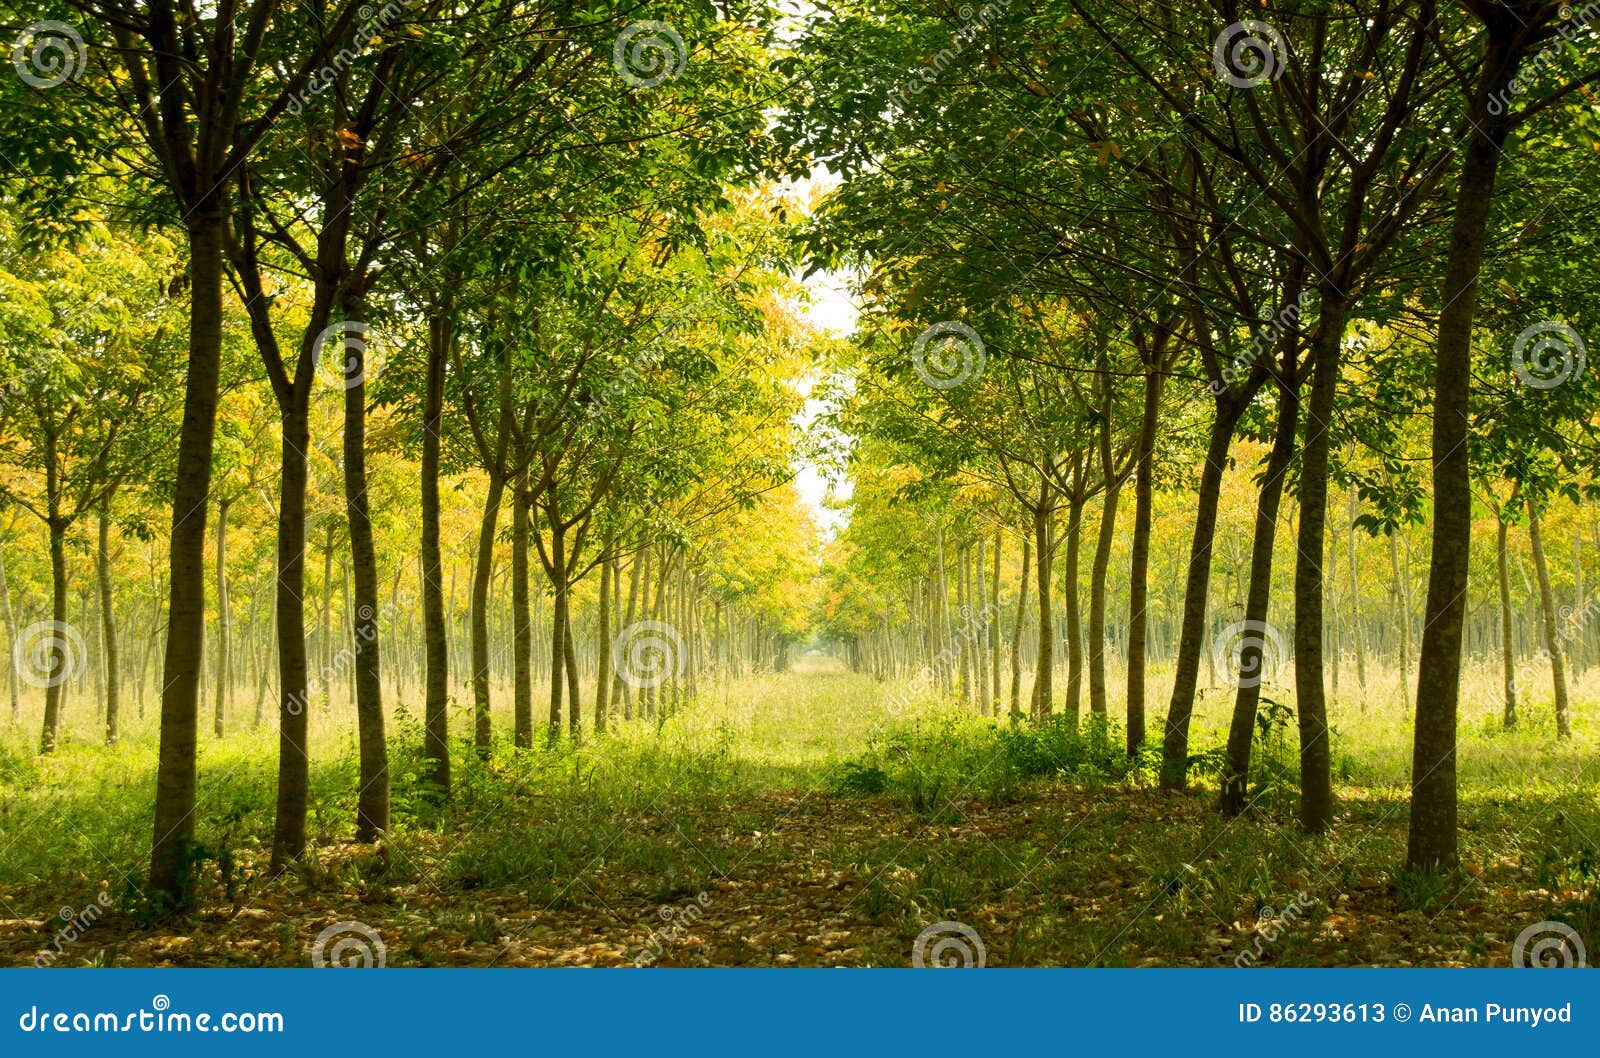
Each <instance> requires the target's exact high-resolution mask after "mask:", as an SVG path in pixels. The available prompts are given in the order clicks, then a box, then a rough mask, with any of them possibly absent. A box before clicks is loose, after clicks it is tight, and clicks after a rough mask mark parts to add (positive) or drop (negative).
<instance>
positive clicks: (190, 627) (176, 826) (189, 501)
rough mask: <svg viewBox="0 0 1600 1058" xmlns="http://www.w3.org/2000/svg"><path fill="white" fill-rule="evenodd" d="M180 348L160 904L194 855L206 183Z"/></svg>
mask: <svg viewBox="0 0 1600 1058" xmlns="http://www.w3.org/2000/svg"><path fill="white" fill-rule="evenodd" d="M185 223H186V225H187V227H188V235H189V355H188V367H187V371H186V376H185V383H184V397H183V424H182V426H181V427H180V429H179V433H178V460H177V468H176V473H175V475H174V489H173V496H172V533H171V536H170V537H169V540H170V566H169V574H168V579H167V590H168V598H167V643H166V650H165V653H164V656H163V658H162V676H161V688H162V690H161V748H160V751H159V755H158V761H157V765H156V795H155V819H154V823H153V831H154V838H153V841H152V844H151V849H150V890H151V893H152V895H153V896H154V897H155V899H156V900H157V901H159V902H160V903H162V904H164V905H165V906H166V907H169V908H175V907H181V906H183V905H185V904H186V903H187V902H188V898H189V887H188V875H189V871H190V870H191V868H192V867H193V864H194V857H193V854H192V848H191V846H192V844H193V841H194V808H195V801H194V798H195V743H196V741H197V740H196V737H195V736H196V732H195V728H196V720H197V713H198V711H199V703H200V663H201V644H202V643H203V642H204V635H205V617H206V606H205V596H206V588H205V565H206V563H205V550H206V505H207V500H208V497H209V496H210V494H211V452H212V442H213V440H214V438H215V436H216V425H217V391H218V382H219V379H220V377H221V368H222V317H223V312H222V284H223V240H224V238H225V233H226V231H227V223H228V222H227V202H226V201H225V200H223V199H222V198H221V196H220V193H218V192H211V193H210V194H209V195H208V198H207V199H206V200H205V201H203V202H201V203H200V204H199V206H198V207H196V208H194V209H192V210H190V211H189V212H188V215H187V218H186V221H185Z"/></svg>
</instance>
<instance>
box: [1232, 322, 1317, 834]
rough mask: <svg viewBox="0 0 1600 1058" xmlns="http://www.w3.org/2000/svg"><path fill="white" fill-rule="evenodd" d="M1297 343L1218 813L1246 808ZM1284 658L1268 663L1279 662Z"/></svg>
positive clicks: (1294, 397) (1282, 402) (1262, 515)
mask: <svg viewBox="0 0 1600 1058" xmlns="http://www.w3.org/2000/svg"><path fill="white" fill-rule="evenodd" d="M1298 355H1299V349H1298V343H1295V345H1294V346H1292V347H1291V348H1289V349H1288V351H1287V352H1286V353H1285V355H1284V356H1283V358H1282V360H1281V363H1280V367H1279V378H1278V382H1279V391H1278V421H1277V426H1276V433H1275V435H1274V436H1273V439H1272V449H1271V450H1270V451H1269V452H1268V454H1267V463H1266V467H1265V474H1264V476H1263V478H1262V480H1261V492H1260V495H1258V496H1257V497H1256V524H1255V539H1254V541H1253V542H1252V544H1251V548H1250V586H1249V588H1248V589H1247V592H1246V597H1245V608H1244V624H1245V635H1243V636H1242V637H1241V638H1240V650H1239V673H1240V675H1241V676H1245V675H1246V674H1248V678H1241V679H1240V680H1239V687H1238V693H1237V694H1236V695H1235V697H1234V702H1233V720H1232V723H1231V724H1230V725H1229V728H1228V761H1227V765H1226V769H1225V770H1224V772H1223V778H1222V806H1221V807H1222V811H1223V814H1225V815H1230V816H1236V815H1238V814H1239V813H1241V812H1243V811H1244V810H1245V804H1246V791H1247V785H1248V782H1249V778H1250V749H1251V743H1252V740H1253V739H1254V737H1255V727H1256V710H1257V709H1258V707H1259V706H1260V704H1261V680H1262V678H1264V677H1265V675H1266V666H1267V664H1268V660H1269V659H1268V658H1267V657H1266V655H1265V652H1264V650H1263V647H1264V646H1265V645H1266V643H1267V641H1268V640H1270V638H1271V636H1270V634H1269V633H1268V627H1269V626H1268V624H1267V617H1268V612H1269V609H1270V607H1271V604H1272V554H1273V548H1274V547H1275V546H1276V544H1277V536H1278V532H1277V531H1278V507H1279V504H1280V503H1281V501H1282V499H1283V485H1284V477H1285V476H1286V475H1287V474H1288V471H1289V464H1290V463H1291V462H1292V461H1293V459H1294V448H1295V441H1296V435H1297V432H1298V430H1299V425H1300V383H1299V379H1298V378H1297V377H1296V357H1297V356H1298ZM1282 660H1283V659H1282V658H1274V659H1271V661H1272V662H1274V663H1276V662H1281V661H1282Z"/></svg>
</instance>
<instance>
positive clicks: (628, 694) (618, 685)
mask: <svg viewBox="0 0 1600 1058" xmlns="http://www.w3.org/2000/svg"><path fill="white" fill-rule="evenodd" d="M648 554H649V550H648V549H647V548H640V549H639V550H638V551H636V552H634V555H633V558H632V559H630V560H629V562H628V609H627V610H626V611H625V612H624V614H623V617H622V627H621V628H620V629H619V630H618V632H619V634H620V633H621V632H624V631H626V630H627V628H628V626H629V625H631V624H633V619H634V615H635V614H636V613H637V612H638V605H639V583H640V579H639V578H640V572H641V569H642V566H643V564H644V563H643V559H644V557H645V556H646V555H648ZM615 587H616V585H615V581H613V589H614V590H615ZM605 650H606V652H607V653H610V652H611V645H610V644H606V647H605ZM612 680H613V682H612V687H611V707H612V708H613V709H614V708H616V706H617V699H618V697H620V698H621V699H622V718H623V719H624V720H632V719H633V688H632V687H629V686H628V682H627V681H626V680H624V679H623V678H622V673H621V672H620V671H618V672H617V673H616V674H615V675H614V676H613V677H612Z"/></svg>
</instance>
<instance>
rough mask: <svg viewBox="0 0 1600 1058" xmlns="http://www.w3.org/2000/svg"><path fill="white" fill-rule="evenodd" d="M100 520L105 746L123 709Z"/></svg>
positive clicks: (106, 542) (106, 522)
mask: <svg viewBox="0 0 1600 1058" xmlns="http://www.w3.org/2000/svg"><path fill="white" fill-rule="evenodd" d="M108 502H109V501H108ZM98 520H99V523H100V524H99V530H100V532H99V542H98V546H97V548H96V550H95V569H96V572H97V573H98V574H99V580H100V636H101V641H102V643H103V644H104V646H103V650H102V653H101V656H102V658H103V660H104V662H105V670H106V745H108V746H115V745H116V744H117V738H118V735H119V732H118V727H117V725H118V720H119V716H120V713H121V711H122V693H121V684H122V680H121V674H120V673H119V672H118V671H117V614H116V609H115V607H113V606H112V599H111V544H110V527H111V519H109V518H107V517H106V512H105V511H104V510H102V511H100V513H99V519H98ZM3 584H4V581H3V579H0V586H3Z"/></svg>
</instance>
